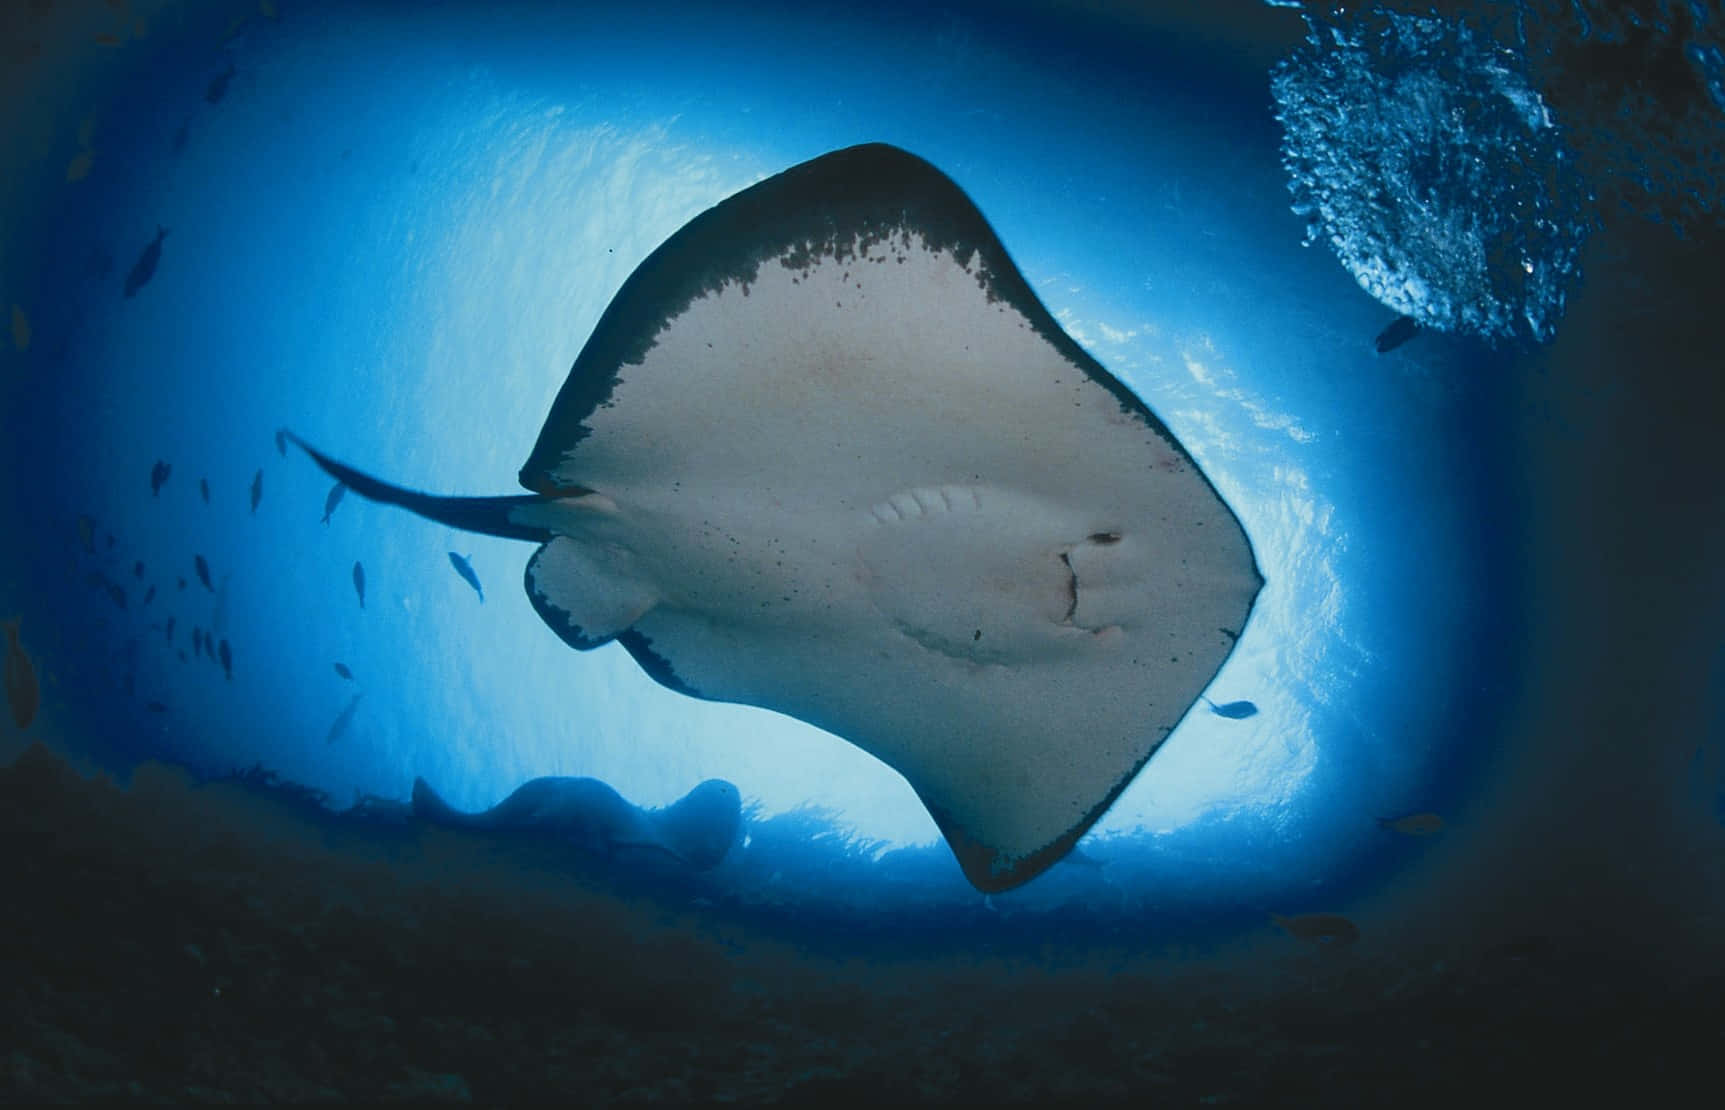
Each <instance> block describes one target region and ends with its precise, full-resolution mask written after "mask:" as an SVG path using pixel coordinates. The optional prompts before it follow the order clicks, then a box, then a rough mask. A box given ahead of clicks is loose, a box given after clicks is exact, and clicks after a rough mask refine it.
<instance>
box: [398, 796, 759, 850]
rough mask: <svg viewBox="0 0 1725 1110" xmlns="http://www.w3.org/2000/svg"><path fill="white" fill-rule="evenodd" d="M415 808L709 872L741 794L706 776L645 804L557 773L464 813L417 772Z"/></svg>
mask: <svg viewBox="0 0 1725 1110" xmlns="http://www.w3.org/2000/svg"><path fill="white" fill-rule="evenodd" d="M413 815H414V816H415V817H417V818H419V819H420V820H422V821H430V822H433V823H435V824H440V825H455V826H458V827H463V828H476V829H495V830H508V831H519V832H534V833H549V834H553V835H557V836H562V837H565V838H567V839H569V840H571V841H573V842H575V843H576V844H577V845H578V846H580V847H581V848H582V849H583V850H586V851H589V852H594V853H597V854H602V855H612V854H614V853H615V852H616V851H617V850H618V849H619V848H650V849H655V850H657V851H661V852H665V853H667V854H669V855H671V856H673V857H674V858H676V859H678V860H680V861H681V862H683V863H685V864H687V865H688V866H689V867H691V868H693V869H695V870H697V871H705V870H708V869H709V868H712V867H716V866H718V864H719V862H720V861H721V860H723V859H724V858H725V853H726V852H728V851H729V850H730V848H731V845H732V843H733V842H735V841H736V839H737V830H738V829H739V828H740V827H741V824H742V797H741V795H739V794H738V793H737V788H736V787H735V786H733V785H732V784H731V783H728V782H726V781H725V780H724V779H708V780H707V781H705V782H703V783H701V784H700V785H699V786H697V787H695V788H694V789H693V790H691V791H689V792H688V793H687V794H685V795H683V797H682V798H681V799H680V800H678V801H676V802H673V803H671V804H670V805H668V806H666V807H665V808H664V809H642V808H641V807H640V806H637V805H634V804H633V803H631V802H630V801H629V800H628V799H627V798H624V797H623V795H621V794H619V793H617V791H616V790H614V789H613V788H612V787H611V786H610V785H609V784H608V783H605V782H601V781H600V780H599V779H590V778H566V777H561V776H552V777H547V778H538V779H532V780H530V781H528V782H525V783H522V784H521V785H520V786H519V787H517V788H516V789H515V791H514V792H513V793H512V794H510V795H509V797H507V798H505V799H503V800H502V801H501V802H499V803H497V804H496V805H494V806H492V807H491V808H490V809H488V810H485V811H483V812H481V813H462V812H461V811H459V810H457V809H455V808H453V807H452V806H450V805H449V803H447V802H445V801H444V800H443V799H442V798H440V797H438V795H437V792H436V791H434V790H432V789H431V787H430V785H429V784H427V783H426V781H425V780H424V779H414V780H413Z"/></svg>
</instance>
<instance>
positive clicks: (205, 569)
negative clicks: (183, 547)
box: [192, 555, 216, 593]
mask: <svg viewBox="0 0 1725 1110" xmlns="http://www.w3.org/2000/svg"><path fill="white" fill-rule="evenodd" d="M192 569H194V570H196V571H197V572H198V581H199V582H202V583H203V584H204V589H206V590H208V591H210V592H211V593H215V592H216V588H215V587H214V586H212V585H210V564H208V563H206V562H204V557H203V556H202V555H193V556H192Z"/></svg>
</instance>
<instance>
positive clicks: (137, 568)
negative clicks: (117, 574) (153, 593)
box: [132, 559, 144, 578]
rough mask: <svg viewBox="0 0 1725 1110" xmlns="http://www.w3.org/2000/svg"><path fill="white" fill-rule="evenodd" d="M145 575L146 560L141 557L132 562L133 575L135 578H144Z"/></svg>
mask: <svg viewBox="0 0 1725 1110" xmlns="http://www.w3.org/2000/svg"><path fill="white" fill-rule="evenodd" d="M143 576H144V560H142V559H139V560H138V561H137V562H135V563H133V564H132V577H133V578H142V577H143Z"/></svg>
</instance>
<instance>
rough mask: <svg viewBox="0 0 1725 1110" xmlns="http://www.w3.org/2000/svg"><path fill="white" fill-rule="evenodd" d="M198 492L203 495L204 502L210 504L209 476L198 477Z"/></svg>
mask: <svg viewBox="0 0 1725 1110" xmlns="http://www.w3.org/2000/svg"><path fill="white" fill-rule="evenodd" d="M198 493H199V495H200V496H202V497H203V499H204V504H206V505H208V504H209V503H210V480H209V479H208V478H199V479H198Z"/></svg>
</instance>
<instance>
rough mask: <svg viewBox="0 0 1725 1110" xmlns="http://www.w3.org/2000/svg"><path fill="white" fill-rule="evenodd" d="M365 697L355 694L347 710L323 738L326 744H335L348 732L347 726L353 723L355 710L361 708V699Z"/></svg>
mask: <svg viewBox="0 0 1725 1110" xmlns="http://www.w3.org/2000/svg"><path fill="white" fill-rule="evenodd" d="M363 697H365V695H364V694H355V695H354V696H353V699H352V700H351V701H349V702H348V703H347V708H346V709H343V710H342V711H341V715H340V716H339V717H337V718H336V719H335V723H334V724H332V725H330V726H329V732H328V734H326V735H325V736H324V738H323V742H324V743H326V744H333V743H335V742H336V741H337V740H339V739H341V734H342V733H344V732H346V731H347V726H348V725H350V724H352V723H353V713H354V710H356V709H358V708H359V699H360V698H363Z"/></svg>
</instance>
